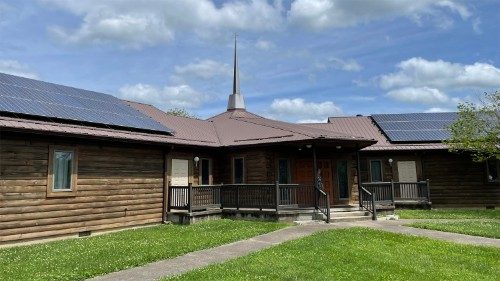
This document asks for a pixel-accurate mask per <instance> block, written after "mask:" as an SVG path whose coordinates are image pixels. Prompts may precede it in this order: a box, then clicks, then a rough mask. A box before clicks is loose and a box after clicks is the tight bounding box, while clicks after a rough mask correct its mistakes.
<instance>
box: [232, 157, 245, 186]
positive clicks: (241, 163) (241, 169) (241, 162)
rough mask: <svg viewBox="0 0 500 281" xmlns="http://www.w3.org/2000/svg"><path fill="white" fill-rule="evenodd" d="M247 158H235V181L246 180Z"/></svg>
mask: <svg viewBox="0 0 500 281" xmlns="http://www.w3.org/2000/svg"><path fill="white" fill-rule="evenodd" d="M244 178H245V159H244V158H242V157H238V158H234V159H233V183H244V182H245V179H244Z"/></svg>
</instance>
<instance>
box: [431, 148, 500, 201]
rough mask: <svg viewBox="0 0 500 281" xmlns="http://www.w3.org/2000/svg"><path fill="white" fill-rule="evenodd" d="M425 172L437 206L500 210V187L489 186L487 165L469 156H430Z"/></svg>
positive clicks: (442, 153)
mask: <svg viewBox="0 0 500 281" xmlns="http://www.w3.org/2000/svg"><path fill="white" fill-rule="evenodd" d="M423 169H424V174H425V177H427V178H429V179H430V186H431V189H430V191H431V201H432V205H433V206H443V207H487V206H500V183H499V182H495V183H491V182H488V181H487V173H486V164H485V163H477V162H473V161H472V159H471V157H470V156H469V155H467V154H455V153H448V152H435V153H427V154H426V155H424V156H423Z"/></svg>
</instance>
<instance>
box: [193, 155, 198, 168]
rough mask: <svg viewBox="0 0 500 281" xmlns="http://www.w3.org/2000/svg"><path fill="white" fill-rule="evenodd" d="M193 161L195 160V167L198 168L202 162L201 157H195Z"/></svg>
mask: <svg viewBox="0 0 500 281" xmlns="http://www.w3.org/2000/svg"><path fill="white" fill-rule="evenodd" d="M193 160H194V166H195V167H196V168H198V162H200V157H198V156H195V157H194V159H193Z"/></svg>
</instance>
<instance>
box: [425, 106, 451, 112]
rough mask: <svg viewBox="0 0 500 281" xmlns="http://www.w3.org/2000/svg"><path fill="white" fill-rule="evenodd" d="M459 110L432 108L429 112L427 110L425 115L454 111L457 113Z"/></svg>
mask: <svg viewBox="0 0 500 281" xmlns="http://www.w3.org/2000/svg"><path fill="white" fill-rule="evenodd" d="M456 110H457V109H456V108H454V109H450V108H442V107H431V108H429V109H427V110H425V111H424V112H425V113H436V112H452V111H456Z"/></svg>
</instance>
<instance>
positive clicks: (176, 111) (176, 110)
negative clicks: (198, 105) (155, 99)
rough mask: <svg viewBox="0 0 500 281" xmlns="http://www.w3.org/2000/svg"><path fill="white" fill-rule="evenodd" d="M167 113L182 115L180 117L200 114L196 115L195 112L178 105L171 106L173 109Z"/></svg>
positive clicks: (191, 116) (193, 116)
mask: <svg viewBox="0 0 500 281" xmlns="http://www.w3.org/2000/svg"><path fill="white" fill-rule="evenodd" d="M166 113H167V114H170V115H175V116H180V117H187V118H198V116H196V115H195V114H192V113H190V112H189V111H187V110H186V109H184V108H178V107H174V108H171V109H169V110H167V112H166Z"/></svg>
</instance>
